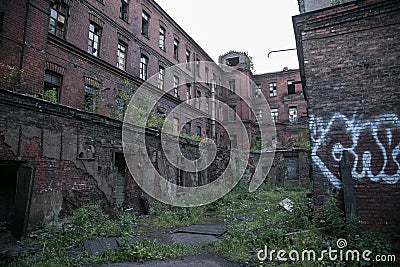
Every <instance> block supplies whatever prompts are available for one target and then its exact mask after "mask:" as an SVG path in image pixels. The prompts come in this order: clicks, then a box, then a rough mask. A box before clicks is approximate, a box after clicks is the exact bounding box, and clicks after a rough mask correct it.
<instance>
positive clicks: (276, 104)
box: [254, 70, 308, 147]
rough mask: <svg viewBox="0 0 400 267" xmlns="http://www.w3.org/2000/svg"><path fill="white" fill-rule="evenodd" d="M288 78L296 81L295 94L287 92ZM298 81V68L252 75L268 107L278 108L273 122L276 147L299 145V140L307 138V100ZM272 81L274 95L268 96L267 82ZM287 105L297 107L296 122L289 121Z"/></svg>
mask: <svg viewBox="0 0 400 267" xmlns="http://www.w3.org/2000/svg"><path fill="white" fill-rule="evenodd" d="M289 80H292V81H297V82H298V83H296V84H295V94H291V95H289V94H288V88H287V82H288V81H289ZM300 81H301V79H300V72H299V70H283V71H280V72H272V73H265V74H259V75H255V76H254V82H255V83H256V84H257V85H260V86H261V92H262V93H263V94H264V96H265V98H266V99H267V101H268V104H269V107H270V109H273V108H277V109H278V121H277V122H276V124H275V126H276V132H277V139H278V140H277V141H278V144H277V146H278V147H283V146H284V145H290V146H299V141H301V140H302V139H304V140H306V139H308V134H307V128H308V116H307V102H306V101H305V98H304V94H303V88H302V85H301V83H299V82H300ZM272 82H275V83H276V91H277V95H276V96H275V97H271V96H270V90H269V83H272ZM289 107H296V108H297V117H298V121H297V122H294V123H291V122H289Z"/></svg>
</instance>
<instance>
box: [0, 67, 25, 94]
mask: <svg viewBox="0 0 400 267" xmlns="http://www.w3.org/2000/svg"><path fill="white" fill-rule="evenodd" d="M24 84H25V81H24V70H23V69H20V70H16V69H15V68H14V67H12V66H7V70H6V71H5V73H4V74H3V75H2V77H1V79H0V88H1V89H3V90H10V91H14V92H19V91H20V89H21V86H22V85H24Z"/></svg>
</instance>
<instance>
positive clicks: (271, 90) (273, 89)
mask: <svg viewBox="0 0 400 267" xmlns="http://www.w3.org/2000/svg"><path fill="white" fill-rule="evenodd" d="M271 85H272V86H271ZM268 88H269V97H277V96H278V91H277V87H276V82H270V83H268Z"/></svg>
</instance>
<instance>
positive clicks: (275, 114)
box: [270, 108, 279, 123]
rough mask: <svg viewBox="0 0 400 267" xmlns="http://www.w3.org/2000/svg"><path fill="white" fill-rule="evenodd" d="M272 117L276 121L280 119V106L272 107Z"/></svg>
mask: <svg viewBox="0 0 400 267" xmlns="http://www.w3.org/2000/svg"><path fill="white" fill-rule="evenodd" d="M270 111H271V118H272V120H273V121H274V122H275V123H276V122H278V119H279V109H278V108H271V109H270Z"/></svg>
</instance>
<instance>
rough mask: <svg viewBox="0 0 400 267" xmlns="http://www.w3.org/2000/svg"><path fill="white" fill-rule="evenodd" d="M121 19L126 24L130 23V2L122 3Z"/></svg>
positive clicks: (120, 8)
mask: <svg viewBox="0 0 400 267" xmlns="http://www.w3.org/2000/svg"><path fill="white" fill-rule="evenodd" d="M119 18H120V19H122V20H123V21H125V22H128V21H129V0H121V1H120V5H119Z"/></svg>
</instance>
